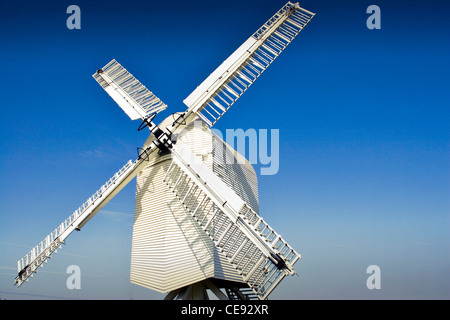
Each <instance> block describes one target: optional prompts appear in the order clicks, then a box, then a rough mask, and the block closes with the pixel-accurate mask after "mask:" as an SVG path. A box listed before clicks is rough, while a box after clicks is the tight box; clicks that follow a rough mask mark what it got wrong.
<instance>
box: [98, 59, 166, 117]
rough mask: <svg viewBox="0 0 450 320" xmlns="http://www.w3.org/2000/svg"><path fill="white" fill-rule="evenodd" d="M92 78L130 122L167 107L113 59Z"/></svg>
mask: <svg viewBox="0 0 450 320" xmlns="http://www.w3.org/2000/svg"><path fill="white" fill-rule="evenodd" d="M92 76H93V77H94V79H95V80H96V81H97V82H98V83H99V84H100V85H101V86H102V88H103V89H105V91H106V92H107V93H108V94H109V95H110V96H111V98H113V99H114V101H115V102H116V103H117V104H118V105H119V106H120V107H121V108H122V110H123V111H125V113H126V114H127V115H128V116H129V117H130V118H131V120H136V119H144V118H146V117H147V116H148V115H150V114H153V113H157V112H160V111H162V110H164V109H165V108H166V107H167V105H166V104H165V103H164V102H162V101H161V100H160V99H159V98H158V97H156V96H155V95H154V94H153V93H152V92H151V91H149V90H148V89H147V88H146V87H145V86H144V85H143V84H142V83H140V82H139V81H138V80H137V79H136V78H135V77H133V75H132V74H131V73H129V72H128V71H127V70H126V69H125V68H124V67H122V66H121V65H120V63H118V62H117V61H116V60H114V59H113V60H112V61H111V62H109V63H108V64H107V65H106V66H104V67H103V68H102V69H99V70H97V72H96V73H94V74H93V75H92Z"/></svg>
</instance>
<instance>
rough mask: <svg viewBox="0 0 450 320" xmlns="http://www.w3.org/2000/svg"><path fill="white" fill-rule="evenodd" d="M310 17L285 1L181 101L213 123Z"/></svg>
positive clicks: (306, 12) (308, 13)
mask: <svg viewBox="0 0 450 320" xmlns="http://www.w3.org/2000/svg"><path fill="white" fill-rule="evenodd" d="M313 17H314V13H312V12H310V11H308V10H305V9H303V8H301V7H300V6H299V4H298V3H295V4H294V3H292V2H288V3H287V4H286V5H284V6H283V7H282V8H281V9H280V10H279V11H278V12H277V13H276V14H275V15H274V16H272V18H270V19H269V20H268V21H267V22H266V23H265V24H264V25H263V26H262V27H261V28H259V29H258V30H257V31H256V32H255V33H254V34H253V35H252V36H251V37H250V38H249V39H248V40H247V41H245V42H244V43H243V44H242V45H241V46H240V47H239V48H238V49H237V50H236V51H235V52H234V53H233V54H232V55H231V56H230V57H229V58H227V59H226V60H225V61H224V62H223V63H222V64H221V65H220V66H219V67H218V68H217V69H216V70H215V71H214V72H213V73H212V74H211V75H210V76H209V77H208V78H206V79H205V80H204V81H203V82H202V83H201V84H200V85H199V86H198V87H197V88H196V89H195V90H194V91H193V92H192V93H191V94H190V95H189V96H188V97H187V98H186V99H185V100H184V101H183V102H184V103H185V104H186V105H187V106H188V107H189V109H188V110H190V111H193V112H196V113H197V114H198V115H199V117H200V118H201V119H202V120H203V121H205V122H206V124H208V126H210V127H211V126H213V125H214V123H216V121H217V120H218V119H219V118H220V117H221V116H222V115H223V114H224V113H225V112H226V111H227V110H228V109H229V108H230V107H231V105H233V103H234V102H236V100H237V99H238V98H239V97H240V96H241V95H242V94H243V93H244V92H245V91H246V90H247V89H248V88H249V87H250V85H251V84H253V82H254V81H255V80H256V79H257V78H258V77H259V76H260V75H261V74H262V72H263V71H264V70H266V69H267V67H268V66H269V65H270V64H271V63H272V62H273V61H274V60H275V58H276V57H278V56H279V55H280V53H281V52H282V51H283V50H284V49H285V48H286V47H287V45H288V44H289V43H291V41H292V40H294V38H295V37H296V36H297V35H298V34H299V32H300V31H301V30H302V29H303V28H304V27H305V26H306V25H307V24H308V22H309V21H310V20H311V19H312V18H313Z"/></svg>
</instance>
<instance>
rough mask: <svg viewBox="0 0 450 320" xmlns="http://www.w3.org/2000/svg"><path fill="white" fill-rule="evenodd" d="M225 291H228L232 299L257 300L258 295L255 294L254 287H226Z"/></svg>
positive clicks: (229, 297)
mask: <svg viewBox="0 0 450 320" xmlns="http://www.w3.org/2000/svg"><path fill="white" fill-rule="evenodd" d="M225 292H226V293H227V296H228V299H230V300H256V299H258V296H257V295H255V293H254V292H253V290H252V289H250V288H236V287H231V288H225Z"/></svg>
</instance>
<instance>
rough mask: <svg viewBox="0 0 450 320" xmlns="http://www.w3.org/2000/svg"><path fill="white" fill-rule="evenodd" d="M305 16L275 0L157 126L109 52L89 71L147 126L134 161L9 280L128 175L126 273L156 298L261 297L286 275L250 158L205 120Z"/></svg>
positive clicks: (144, 92)
mask: <svg viewBox="0 0 450 320" xmlns="http://www.w3.org/2000/svg"><path fill="white" fill-rule="evenodd" d="M313 16H314V13H312V12H309V11H308V10H305V9H303V8H301V7H300V6H299V4H298V3H291V2H288V3H287V4H285V5H284V6H283V7H282V8H281V9H280V10H279V11H277V12H276V13H275V15H273V16H272V17H271V18H270V19H269V20H268V21H267V22H266V23H265V24H264V25H263V26H262V27H261V28H259V29H258V30H257V31H256V32H255V33H254V34H252V35H251V36H250V38H249V39H248V40H247V41H245V42H244V43H243V44H242V45H241V46H240V47H239V48H238V49H237V50H236V51H234V53H233V54H231V56H230V57H228V58H227V59H226V60H225V61H224V62H223V63H222V64H221V65H220V66H219V67H218V68H217V69H216V70H215V71H214V72H213V73H211V74H210V75H209V76H208V77H207V78H206V79H205V80H204V81H203V82H202V83H201V84H200V85H199V86H198V87H197V88H196V89H195V90H194V91H193V92H192V93H191V94H190V95H189V96H188V97H187V98H186V99H185V100H184V101H183V102H184V103H185V104H186V106H187V107H188V108H187V110H186V111H185V112H180V113H174V114H172V115H171V116H169V117H167V118H166V119H165V120H163V121H162V122H161V123H160V124H159V125H156V124H155V122H154V119H155V116H156V115H157V114H158V113H159V112H160V111H162V110H164V109H165V108H166V107H167V105H166V104H164V103H163V102H162V101H161V100H160V99H159V98H158V97H157V96H155V95H154V94H153V93H152V92H151V91H149V90H148V89H147V88H146V87H145V86H144V85H142V84H141V83H140V82H139V81H138V80H137V79H136V78H135V77H134V76H133V75H132V74H131V73H130V72H128V71H127V70H126V69H125V68H124V67H123V66H122V65H120V64H119V63H118V62H117V61H116V60H112V61H111V62H109V63H108V64H107V65H105V66H104V67H103V68H101V69H99V70H97V72H95V73H94V75H93V77H94V79H95V80H96V81H97V82H98V83H99V84H100V86H101V87H102V88H103V89H104V90H105V91H106V92H107V93H108V94H109V95H110V96H111V98H113V100H114V101H115V102H116V103H117V104H118V105H119V107H120V108H122V110H123V111H124V112H125V113H126V114H127V115H128V116H129V117H130V118H131V119H132V120H138V119H140V120H141V121H142V123H141V125H140V126H139V130H143V129H145V128H148V129H149V130H150V135H149V137H148V139H147V141H146V142H145V143H144V146H143V148H140V149H139V155H138V157H137V159H136V160H134V161H132V160H129V161H128V162H127V163H126V164H125V165H124V166H123V167H122V168H121V169H120V170H119V171H117V172H116V173H115V174H114V176H113V177H112V178H111V179H109V180H108V181H107V182H106V183H105V184H104V185H103V186H101V187H100V189H99V190H98V191H97V192H96V193H94V194H93V195H92V196H91V197H90V198H89V199H88V200H87V201H86V202H85V203H84V204H83V205H82V206H81V207H80V208H78V209H77V210H76V211H75V212H74V213H73V214H72V215H70V216H69V218H67V219H66V220H65V221H63V222H62V223H61V224H60V225H59V226H58V227H57V228H56V229H55V230H54V231H53V232H52V233H50V234H49V235H48V236H47V237H45V238H44V240H43V241H42V242H41V243H39V244H38V245H37V246H36V247H34V248H33V249H32V250H31V251H30V252H29V253H28V254H26V255H25V256H24V257H23V258H22V259H20V260H19V261H18V263H17V264H18V265H17V268H18V275H17V277H16V279H15V283H16V284H17V285H18V286H21V285H22V284H23V283H24V282H26V281H28V280H29V278H30V277H32V276H33V274H34V273H36V272H37V270H38V268H39V267H40V266H43V263H44V262H46V261H47V259H48V258H49V257H50V256H51V255H52V254H53V253H55V252H56V251H57V249H58V248H61V245H62V244H63V243H65V241H66V239H67V237H68V236H69V235H70V234H71V233H72V232H73V231H74V230H80V229H81V228H82V227H83V226H84V225H85V224H86V223H87V222H88V221H89V220H90V219H91V218H92V217H93V216H94V215H95V214H96V213H97V212H98V211H100V209H101V208H102V207H104V206H105V205H106V204H107V203H108V202H109V201H110V200H111V199H112V198H113V197H114V196H115V195H116V194H117V193H118V192H120V190H122V188H123V187H125V186H126V185H127V184H128V183H129V182H130V181H131V180H133V179H134V178H135V177H136V180H137V186H136V206H135V219H134V225H133V240H132V252H131V272H130V281H131V282H133V283H135V284H138V285H141V286H144V287H147V288H150V289H153V290H157V291H160V292H167V293H168V294H167V296H166V299H176V298H185V299H208V295H207V293H206V290H207V289H209V290H211V291H212V292H213V293H214V294H216V296H217V297H218V298H220V299H251V298H258V299H266V298H267V297H268V295H269V294H270V293H271V292H272V291H273V290H274V288H275V287H276V286H277V285H278V284H279V283H280V281H281V280H282V279H283V278H284V277H285V276H287V275H293V274H295V271H294V269H293V266H294V264H295V263H296V261H297V260H298V259H299V258H300V255H299V254H298V253H297V252H296V251H295V250H294V249H293V248H292V247H291V246H289V244H288V243H287V242H286V241H285V240H284V239H283V238H282V237H281V236H280V235H279V234H278V233H276V232H275V231H274V230H273V229H272V228H271V227H270V226H269V225H268V224H267V223H266V222H265V221H264V219H263V218H262V217H261V216H260V215H259V207H258V196H257V182H256V174H255V172H254V170H253V167H252V166H251V164H250V163H249V162H248V161H246V160H245V159H243V157H242V156H241V155H239V154H238V153H237V152H236V151H234V150H233V149H232V148H231V147H229V146H228V145H227V144H226V143H225V142H223V141H222V140H221V139H220V138H219V137H217V136H216V135H214V134H213V133H212V131H211V127H212V126H213V125H214V124H215V123H216V122H217V121H218V120H219V119H220V117H222V116H223V115H224V114H225V112H226V111H228V109H229V108H230V107H231V105H233V104H234V102H236V100H237V99H238V98H239V97H240V96H241V95H242V94H243V93H244V92H245V91H246V90H247V89H248V88H249V87H250V85H251V84H252V83H253V82H254V81H255V80H256V79H257V78H258V77H259V76H260V75H261V74H262V73H263V71H264V70H266V69H267V67H268V66H269V65H270V64H271V63H272V62H273V61H274V60H275V58H276V57H278V55H279V54H280V53H281V52H282V51H283V50H284V49H285V48H286V46H287V45H288V44H289V43H291V41H292V40H293V39H294V38H295V37H296V36H297V35H298V33H299V32H300V31H301V30H302V29H303V28H304V27H305V26H306V24H307V23H308V22H309V21H310V20H311V19H312V18H313ZM230 159H231V160H232V161H231V162H230ZM230 163H231V164H230ZM236 163H237V165H236ZM220 289H224V290H225V293H226V294H225V293H224V292H223V291H221V290H220Z"/></svg>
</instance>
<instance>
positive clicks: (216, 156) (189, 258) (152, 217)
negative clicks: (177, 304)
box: [130, 116, 258, 292]
mask: <svg viewBox="0 0 450 320" xmlns="http://www.w3.org/2000/svg"><path fill="white" fill-rule="evenodd" d="M171 121H173V117H172V116H170V117H169V118H168V119H166V120H164V121H163V122H162V123H161V125H160V128H164V127H165V124H167V123H171ZM153 139H154V137H153V135H152V136H151V137H150V138H149V141H151V140H153ZM177 140H179V141H177V143H179V142H180V143H181V142H182V143H184V144H185V145H186V146H187V147H188V148H189V149H190V151H191V152H192V153H193V154H194V155H195V156H196V157H198V161H202V162H203V163H204V164H205V165H206V166H207V167H208V168H209V169H210V170H212V171H213V172H214V173H215V174H216V175H217V176H218V177H220V178H221V179H222V180H223V181H224V182H225V183H227V182H228V185H229V186H230V187H231V188H232V189H233V190H235V192H236V193H237V194H240V197H242V199H245V200H247V201H248V202H249V203H252V208H253V209H254V210H255V211H256V212H257V211H258V191H257V183H256V181H257V180H256V179H257V178H256V173H255V171H254V170H253V167H252V165H251V164H250V163H249V162H248V161H247V160H246V159H245V158H244V157H243V156H241V155H240V154H238V153H237V152H235V151H234V150H233V149H231V147H229V146H228V145H226V144H225V142H223V141H222V140H221V139H219V138H218V137H217V136H215V135H214V133H212V131H211V130H210V129H209V127H208V126H206V125H205V124H204V122H203V121H201V120H200V119H197V120H196V121H193V122H191V124H190V125H188V126H186V128H184V130H183V131H182V132H181V133H180V135H179V136H178V137H177ZM147 143H149V142H147ZM171 161H172V154H171V153H167V154H164V153H162V154H161V155H159V156H157V157H156V158H155V159H154V161H152V162H151V163H149V164H148V166H147V167H145V168H144V169H143V170H142V171H141V172H140V173H139V174H138V175H137V186H136V205H135V219H134V226H133V242H132V253H131V276H130V278H131V282H133V283H135V284H138V285H142V286H144V287H147V288H149V289H153V290H156V291H159V292H171V291H174V290H177V289H180V288H182V287H184V286H186V285H189V284H195V283H199V282H202V281H204V280H206V279H211V280H212V282H213V283H214V282H215V283H219V284H220V285H219V286H223V284H225V282H224V281H227V282H229V283H228V285H229V286H230V287H233V288H235V287H241V286H243V284H245V283H244V282H243V280H242V277H241V275H240V274H239V273H238V272H237V271H236V269H235V268H234V267H233V266H232V265H231V264H230V263H229V262H228V261H227V259H226V258H225V257H224V256H223V254H222V253H221V252H220V251H218V250H217V248H216V247H215V245H214V243H213V241H212V240H211V239H210V237H208V235H206V234H205V232H204V231H203V230H202V228H201V227H200V226H199V224H198V223H197V222H196V221H195V219H194V218H193V217H192V216H191V215H190V214H189V213H188V212H186V209H185V208H184V207H183V206H182V205H181V203H180V201H179V200H178V199H177V197H176V195H175V194H174V193H172V192H167V187H166V184H165V183H164V181H163V178H164V176H165V174H166V173H167V170H168V168H169V166H170V164H171ZM230 177H231V179H229V178H230ZM215 279H217V280H221V281H214V280H215Z"/></svg>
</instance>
